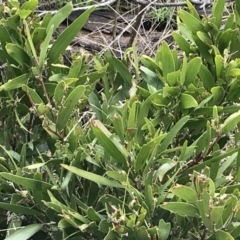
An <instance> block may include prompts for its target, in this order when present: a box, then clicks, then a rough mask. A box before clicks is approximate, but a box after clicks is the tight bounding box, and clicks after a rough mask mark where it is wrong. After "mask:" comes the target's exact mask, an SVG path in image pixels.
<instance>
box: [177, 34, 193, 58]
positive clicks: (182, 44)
mask: <svg viewBox="0 0 240 240" xmlns="http://www.w3.org/2000/svg"><path fill="white" fill-rule="evenodd" d="M172 36H173V38H174V40H175V42H176V43H177V45H178V46H179V48H180V49H181V50H182V51H183V52H185V53H186V55H187V56H188V55H189V54H190V53H191V52H192V50H191V47H190V44H189V43H188V41H187V40H186V39H185V38H184V37H182V36H181V35H180V34H179V33H177V32H173V33H172Z"/></svg>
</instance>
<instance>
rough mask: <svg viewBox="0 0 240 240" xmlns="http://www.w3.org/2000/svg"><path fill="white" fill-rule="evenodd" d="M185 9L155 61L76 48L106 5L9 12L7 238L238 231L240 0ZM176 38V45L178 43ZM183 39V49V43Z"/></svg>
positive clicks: (3, 197) (2, 36) (0, 173)
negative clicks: (97, 9) (70, 51)
mask: <svg viewBox="0 0 240 240" xmlns="http://www.w3.org/2000/svg"><path fill="white" fill-rule="evenodd" d="M224 3H225V1H217V3H215V5H214V6H213V14H212V17H211V18H203V19H200V17H199V16H198V14H197V12H196V10H195V9H194V7H193V6H192V5H191V4H190V3H188V9H189V11H185V10H180V11H179V13H178V31H176V32H174V33H173V38H174V40H175V42H176V44H177V47H176V48H175V49H170V48H169V46H168V44H167V43H166V42H163V43H162V45H161V47H160V48H159V50H158V51H157V52H156V55H155V58H150V57H148V56H145V55H143V56H141V57H139V56H138V55H137V50H136V48H135V47H134V46H133V47H132V48H129V49H128V50H127V51H126V52H125V55H124V59H122V60H119V59H117V58H114V57H113V56H112V54H111V53H110V52H106V53H105V55H104V58H102V57H100V56H98V55H96V56H94V57H93V59H91V60H90V59H88V56H86V55H85V54H84V53H81V52H79V53H77V54H76V55H74V56H72V61H71V64H69V65H70V66H69V65H67V64H65V63H64V53H65V51H66V49H67V48H68V47H69V44H70V43H71V41H72V39H73V38H74V37H75V36H76V34H77V33H78V31H79V30H80V29H81V27H82V26H83V25H84V23H85V22H86V21H87V19H88V16H89V14H90V13H91V12H92V11H93V10H94V9H89V10H87V11H86V12H84V13H83V14H82V15H81V16H79V18H77V19H76V20H75V21H74V22H73V23H72V24H71V25H70V26H69V27H68V28H67V29H66V30H65V31H64V32H62V33H61V34H60V35H58V36H57V37H54V34H53V33H54V32H56V31H57V28H58V26H59V25H60V24H61V22H62V21H63V20H64V19H65V18H67V16H68V15H69V14H70V13H71V10H72V4H71V3H68V4H67V5H65V6H64V7H63V8H62V9H61V10H60V11H59V12H58V13H57V14H56V15H54V16H51V15H50V14H47V15H45V16H44V18H43V19H40V18H39V17H38V16H37V15H35V14H34V10H35V9H36V7H37V4H38V3H37V1H36V0H29V1H28V2H26V3H24V4H23V5H20V4H19V3H18V2H16V1H13V0H10V1H9V2H8V3H7V4H6V5H5V4H3V5H1V7H0V8H1V9H0V15H1V20H0V42H1V49H0V60H1V61H2V62H3V63H7V65H6V67H5V68H4V69H3V70H1V71H2V85H1V86H0V95H1V110H0V119H1V120H0V121H1V127H0V149H1V150H0V154H1V163H0V209H2V210H1V212H0V213H1V214H0V228H1V229H6V231H1V232H0V236H1V238H6V239H8V240H11V239H16V238H17V237H18V238H19V237H21V239H28V238H30V237H31V236H32V238H33V239H47V238H49V239H90V238H91V239H105V240H107V239H140V240H141V239H144V240H147V239H161V240H164V239H222V238H223V239H239V235H240V234H239V231H240V225H239V223H238V222H239V218H240V211H239V206H240V193H239V188H240V185H239V183H238V182H239V178H240V172H239V163H240V156H239V151H240V147H239V136H240V134H239V126H240V125H239V122H240V107H239V101H240V100H239V94H238V92H239V90H240V89H239V88H240V84H239V81H240V77H239V75H240V70H239V66H240V65H239V54H240V53H239V50H238V48H239V44H240V43H239V41H240V40H239V28H238V26H239V24H240V22H239V21H240V3H239V2H238V1H236V2H235V11H234V12H233V13H231V14H230V15H229V16H228V19H227V21H226V22H225V23H224V25H222V13H223V9H224ZM177 49H178V50H177ZM179 49H180V50H179Z"/></svg>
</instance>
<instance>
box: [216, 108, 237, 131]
mask: <svg viewBox="0 0 240 240" xmlns="http://www.w3.org/2000/svg"><path fill="white" fill-rule="evenodd" d="M239 122H240V111H237V112H235V113H233V114H231V115H230V116H229V117H228V118H227V119H226V120H225V121H224V123H223V124H222V125H221V132H222V133H223V134H227V133H229V132H231V131H232V130H233V129H234V128H235V127H236V126H237V124H238V123H239Z"/></svg>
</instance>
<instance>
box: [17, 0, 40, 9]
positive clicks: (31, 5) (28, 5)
mask: <svg viewBox="0 0 240 240" xmlns="http://www.w3.org/2000/svg"><path fill="white" fill-rule="evenodd" d="M37 6H38V0H29V1H27V2H25V3H24V4H23V5H22V6H21V8H20V9H25V10H31V12H34V11H35V9H36V8H37Z"/></svg>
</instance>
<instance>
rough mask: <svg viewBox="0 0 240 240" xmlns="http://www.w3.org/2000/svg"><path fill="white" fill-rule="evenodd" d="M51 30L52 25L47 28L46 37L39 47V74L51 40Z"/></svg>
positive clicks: (52, 28)
mask: <svg viewBox="0 0 240 240" xmlns="http://www.w3.org/2000/svg"><path fill="white" fill-rule="evenodd" d="M55 16H56V15H55ZM53 30H54V25H52V26H51V27H50V28H49V30H48V31H47V36H46V37H45V39H44V41H43V43H42V45H41V51H40V56H39V70H40V72H42V70H43V65H44V62H45V60H46V55H47V51H48V47H49V43H50V41H51V39H52V35H53Z"/></svg>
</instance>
